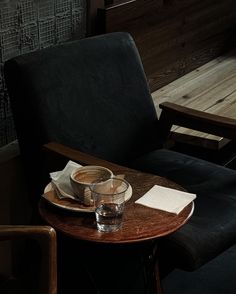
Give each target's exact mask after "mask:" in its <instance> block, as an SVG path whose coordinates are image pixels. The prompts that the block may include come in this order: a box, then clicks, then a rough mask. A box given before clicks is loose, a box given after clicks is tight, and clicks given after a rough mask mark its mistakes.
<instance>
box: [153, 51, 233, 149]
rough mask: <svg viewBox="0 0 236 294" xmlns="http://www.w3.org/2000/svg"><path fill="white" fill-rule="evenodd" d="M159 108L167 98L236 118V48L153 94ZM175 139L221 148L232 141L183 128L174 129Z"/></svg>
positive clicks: (181, 103) (173, 137)
mask: <svg viewBox="0 0 236 294" xmlns="http://www.w3.org/2000/svg"><path fill="white" fill-rule="evenodd" d="M152 96H153V99H154V103H155V106H156V110H157V112H158V114H160V109H159V104H160V103H162V102H165V101H170V102H174V103H176V104H179V105H183V106H186V107H190V108H193V109H197V110H202V111H205V112H209V113H213V114H217V115H219V116H225V117H229V118H235V119H236V50H235V51H232V52H230V53H228V54H225V55H222V56H219V57H217V58H216V59H214V60H212V61H210V62H208V63H206V64H204V65H203V66H201V67H199V68H197V69H195V70H194V71H192V72H190V73H188V74H186V75H184V76H183V77H181V78H179V79H176V80H175V81H173V82H172V83H170V84H168V85H166V86H164V87H162V88H160V89H158V90H157V91H154V92H153V93H152ZM171 137H172V139H173V140H174V141H178V142H183V143H186V142H187V143H191V144H195V145H199V146H202V147H205V148H209V149H213V150H219V149H221V148H222V147H224V146H225V145H226V144H227V143H228V142H229V140H228V139H226V138H223V137H217V136H213V135H209V134H207V133H201V132H198V131H194V130H190V129H185V128H182V127H177V126H175V127H173V128H172V136H171Z"/></svg>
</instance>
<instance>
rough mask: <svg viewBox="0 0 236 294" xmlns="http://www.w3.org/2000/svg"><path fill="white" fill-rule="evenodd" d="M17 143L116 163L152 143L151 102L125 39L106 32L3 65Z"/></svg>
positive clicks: (129, 41)
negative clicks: (54, 146) (52, 144)
mask: <svg viewBox="0 0 236 294" xmlns="http://www.w3.org/2000/svg"><path fill="white" fill-rule="evenodd" d="M4 71H5V79H6V83H7V87H8V91H9V94H10V102H11V107H12V111H13V117H14V120H15V125H16V131H17V137H18V140H19V144H20V148H21V151H22V152H23V153H25V154H26V156H27V157H29V156H30V154H32V158H34V159H35V150H37V148H40V147H41V146H42V144H44V143H47V142H49V141H56V142H59V143H62V144H66V145H68V146H70V147H73V148H76V149H80V150H81V151H83V152H86V153H89V154H91V155H96V156H98V157H101V158H104V159H107V160H110V161H114V162H118V163H124V162H127V161H128V160H129V159H130V158H133V157H135V156H137V155H138V154H140V153H143V152H144V151H146V150H148V149H150V148H152V147H153V145H155V144H156V139H157V136H156V133H155V131H154V129H155V128H156V124H157V116H156V111H155V107H154V104H153V101H152V98H151V95H150V92H149V88H148V84H147V81H146V76H145V73H144V70H143V66H142V63H141V60H140V56H139V54H138V51H137V48H136V46H135V44H134V41H133V39H132V37H131V36H130V35H129V34H128V33H121V32H117V33H110V34H105V35H100V36H95V37H90V38H85V39H82V40H76V41H72V42H68V43H65V44H61V45H58V46H54V47H51V48H46V49H43V50H39V51H37V52H32V53H28V54H25V55H21V56H18V57H15V58H13V59H11V60H8V61H7V62H6V63H5V68H4Z"/></svg>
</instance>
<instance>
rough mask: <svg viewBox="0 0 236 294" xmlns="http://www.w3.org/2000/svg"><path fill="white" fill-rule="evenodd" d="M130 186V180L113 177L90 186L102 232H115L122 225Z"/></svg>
mask: <svg viewBox="0 0 236 294" xmlns="http://www.w3.org/2000/svg"><path fill="white" fill-rule="evenodd" d="M128 188H129V184H128V182H127V181H125V180H123V179H119V178H111V179H109V180H107V181H105V182H102V183H95V184H94V185H92V186H91V187H90V189H91V192H92V197H93V201H94V205H95V216H96V223H97V229H98V230H99V231H100V232H114V231H117V230H119V228H120V227H121V224H122V217H123V212H124V206H125V193H126V191H127V190H128Z"/></svg>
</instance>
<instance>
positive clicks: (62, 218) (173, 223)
mask: <svg viewBox="0 0 236 294" xmlns="http://www.w3.org/2000/svg"><path fill="white" fill-rule="evenodd" d="M118 173H119V174H124V175H125V179H126V180H127V181H128V182H129V183H130V184H131V186H132V189H133V193H132V197H131V199H130V200H129V201H127V203H126V207H125V211H124V216H123V223H122V227H121V229H120V230H119V231H116V232H111V233H103V232H99V231H98V230H97V229H96V221H95V214H94V213H93V212H90V213H88V212H86V213H81V212H70V211H66V210H62V209H60V208H57V207H53V206H52V205H50V204H49V203H47V201H45V199H43V198H42V199H41V200H40V203H39V211H40V214H41V216H42V218H43V219H44V220H45V221H46V222H47V223H48V224H50V225H51V226H52V227H53V228H54V229H55V230H56V231H57V232H60V233H61V234H63V235H66V236H67V237H70V238H73V239H79V240H84V241H89V242H90V243H91V242H92V243H101V244H104V243H106V244H113V245H115V244H129V245H130V244H137V243H140V242H145V241H151V242H152V241H153V240H156V239H157V238H160V237H163V236H166V235H168V234H170V233H172V232H174V231H176V230H178V229H179V228H180V227H181V226H183V225H184V224H185V223H186V222H187V220H188V219H189V218H190V216H191V215H192V213H193V209H194V203H193V202H192V203H190V204H189V205H188V206H187V207H185V208H184V209H183V210H182V211H181V212H180V213H179V214H178V215H176V214H172V213H168V212H164V211H160V210H157V209H152V208H148V207H145V206H143V205H139V204H135V201H136V200H137V199H138V198H140V197H141V196H143V195H144V194H145V193H146V192H147V191H148V190H149V189H150V188H152V187H153V185H155V184H157V185H161V186H165V187H169V188H173V189H178V190H184V189H183V188H182V187H180V186H179V185H177V184H176V183H174V182H172V181H169V180H167V179H165V178H162V177H159V176H156V175H153V174H148V173H142V172H137V171H134V170H131V169H126V168H124V169H119V171H116V174H118ZM149 243H150V242H149ZM152 244H153V243H152ZM94 245H95V244H94ZM154 251H155V250H153V249H152V253H150V254H148V259H150V256H152V258H155V256H153V255H154V254H153V252H154ZM150 264H152V266H154V267H155V268H152V269H151V271H153V272H155V280H156V286H155V287H154V288H155V289H154V290H153V292H155V291H159V292H160V291H161V289H160V283H159V282H160V281H159V276H158V273H157V268H156V263H155V262H153V263H150V262H149V266H150ZM159 292H158V293H159Z"/></svg>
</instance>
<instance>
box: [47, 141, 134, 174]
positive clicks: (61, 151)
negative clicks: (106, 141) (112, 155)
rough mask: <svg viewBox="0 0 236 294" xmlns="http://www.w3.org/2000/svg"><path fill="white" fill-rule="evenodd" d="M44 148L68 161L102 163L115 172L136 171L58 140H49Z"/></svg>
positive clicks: (84, 163)
mask: <svg viewBox="0 0 236 294" xmlns="http://www.w3.org/2000/svg"><path fill="white" fill-rule="evenodd" d="M43 150H44V151H46V152H50V153H52V154H54V155H55V156H56V157H57V156H62V157H64V158H66V160H67V161H68V160H73V161H76V162H78V163H80V164H81V165H101V166H104V167H106V168H109V169H111V170H112V171H113V172H114V173H116V172H120V171H121V170H122V171H124V172H125V171H129V170H130V171H131V170H132V171H134V170H133V169H131V168H128V167H125V166H121V165H118V164H116V163H113V162H110V161H107V160H104V159H101V158H98V157H95V156H92V155H89V154H87V153H84V152H81V151H79V150H76V149H73V148H70V147H68V146H65V145H63V144H60V143H56V142H49V143H47V144H44V145H43ZM50 157H51V154H50Z"/></svg>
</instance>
